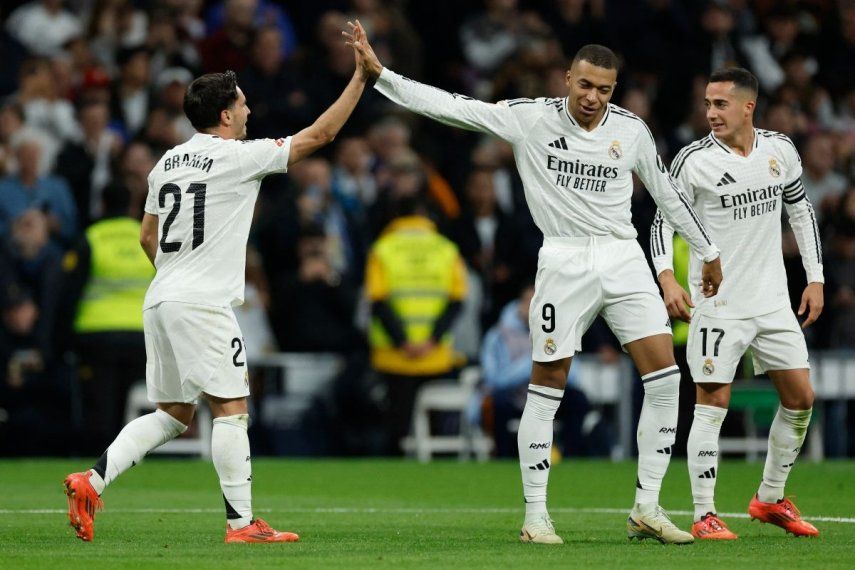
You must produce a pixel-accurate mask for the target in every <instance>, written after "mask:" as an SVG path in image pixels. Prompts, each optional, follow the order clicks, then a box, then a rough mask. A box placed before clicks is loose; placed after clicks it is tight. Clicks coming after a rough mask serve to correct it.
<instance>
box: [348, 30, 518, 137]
mask: <svg viewBox="0 0 855 570" xmlns="http://www.w3.org/2000/svg"><path fill="white" fill-rule="evenodd" d="M350 39H351V41H350V42H349V45H352V46H353V49H354V50H356V52H357V53H359V54H360V55H361V62H362V66H363V68H364V70H365V73H366V74H368V75H369V76H371V77H372V78H374V79H376V81H377V82H376V84H375V89H377V90H378V91H379V92H380V93H382V94H383V95H385V96H386V97H387V98H389V99H390V100H391V101H393V102H395V103H397V104H398V105H401V106H402V107H405V108H407V109H409V110H410V111H413V112H415V113H418V114H420V115H424V116H425V117H428V118H431V119H434V120H436V121H439V122H441V123H444V124H446V125H450V126H452V127H459V128H461V129H466V130H470V131H478V132H482V133H488V134H491V135H494V136H496V137H499V138H502V139H505V140H507V141H508V142H514V141H515V140H517V139H519V138H522V137H524V136H525V132H526V131H525V128H524V127H523V126H522V125H520V122H519V120H518V117H517V114H516V113H514V112H513V110H512V109H511V107H512V106H513V105H514V104H515V103H516V102H515V101H514V102H510V103H508V102H504V101H502V102H499V103H495V104H494V103H485V102H483V101H477V100H475V99H472V98H471V97H466V96H464V95H458V94H456V93H455V94H452V93H449V92H448V91H443V90H442V89H438V88H436V87H431V86H430V85H425V84H424V83H419V82H418V81H413V80H412V79H407V78H406V77H403V76H401V75H398V74H397V73H395V72H393V71H391V70H389V69H386V68H384V67H383V65H382V64H381V63H380V60H379V59H378V58H377V55H376V54H375V53H374V50H373V49H371V44H369V43H368V39H367V37H366V35H365V30H364V29H363V28H362V25H361V24H360V23H359V22H358V21H357V22H356V27H355V28H354V32H353V36H350ZM521 101H522V100H521ZM524 101H525V102H531V101H530V100H524Z"/></svg>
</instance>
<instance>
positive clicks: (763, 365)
mask: <svg viewBox="0 0 855 570" xmlns="http://www.w3.org/2000/svg"><path fill="white" fill-rule="evenodd" d="M751 349H752V352H753V353H754V371H755V373H757V374H762V373H764V372H769V371H772V370H797V369H804V370H807V369H810V364H809V363H808V350H807V344H806V343H805V335H804V334H803V333H802V329H801V327H799V322H798V320H796V315H795V314H794V313H793V311H792V310H790V308H789V307H785V308H783V309H780V310H778V311H775V312H773V313H769V314H768V315H763V316H760V317H757V336H756V337H755V338H754V341H753V342H752V343H751Z"/></svg>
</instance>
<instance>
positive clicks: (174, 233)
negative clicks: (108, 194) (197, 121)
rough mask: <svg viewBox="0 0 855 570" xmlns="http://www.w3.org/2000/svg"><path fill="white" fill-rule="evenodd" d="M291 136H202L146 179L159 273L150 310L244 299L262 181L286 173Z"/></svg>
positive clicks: (223, 304)
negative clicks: (249, 247) (155, 225)
mask: <svg viewBox="0 0 855 570" xmlns="http://www.w3.org/2000/svg"><path fill="white" fill-rule="evenodd" d="M290 148H291V137H287V138H284V139H276V140H273V139H260V140H249V141H240V140H234V139H229V140H225V139H221V138H220V137H218V136H216V135H210V134H205V133H196V134H195V135H193V137H192V138H191V139H190V140H189V141H187V142H186V143H184V144H181V145H178V146H176V147H175V148H173V149H172V150H169V151H167V152H166V154H164V155H163V157H162V158H161V159H160V160H159V161H158V163H157V165H156V166H155V167H154V169H153V170H152V171H151V174H150V175H149V177H148V184H149V191H148V198H147V199H146V203H145V211H146V212H147V213H149V214H153V215H156V216H157V217H158V236H159V237H160V240H159V245H158V248H157V256H156V257H155V260H154V265H155V267H156V268H157V275H156V276H155V278H154V281H153V282H152V283H151V286H150V287H149V289H148V293H147V294H146V297H145V304H144V305H143V308H144V309H148V308H149V307H153V306H155V305H157V304H158V303H161V302H163V301H176V302H185V303H193V304H197V305H212V306H217V307H227V306H234V305H240V304H241V303H243V292H244V267H245V262H246V242H247V238H248V237H249V228H250V225H251V223H252V215H253V209H254V204H255V200H256V198H257V197H258V190H259V188H260V186H261V181H262V179H263V178H264V177H265V176H267V175H268V174H273V173H276V172H286V171H287V165H288V154H289V151H290Z"/></svg>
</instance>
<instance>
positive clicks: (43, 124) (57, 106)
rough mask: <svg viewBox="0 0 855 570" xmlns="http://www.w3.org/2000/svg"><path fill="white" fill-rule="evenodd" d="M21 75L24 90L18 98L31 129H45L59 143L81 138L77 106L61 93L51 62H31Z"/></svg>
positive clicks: (28, 62)
mask: <svg viewBox="0 0 855 570" xmlns="http://www.w3.org/2000/svg"><path fill="white" fill-rule="evenodd" d="M20 75H21V88H20V89H19V90H18V92H17V93H16V94H15V95H14V97H15V99H16V100H17V101H18V102H19V103H20V104H21V106H22V107H23V109H24V117H25V118H26V122H27V126H30V127H37V128H40V129H43V130H45V131H46V132H47V133H48V134H50V135H51V137H52V138H54V139H57V140H59V141H67V140H72V139H73V138H74V137H75V136H77V133H78V126H77V121H75V120H74V107H72V105H71V103H70V102H69V101H67V100H65V99H63V98H62V96H63V95H64V94H63V93H59V92H58V89H57V83H56V81H55V76H54V73H53V71H52V69H51V62H50V60H48V59H39V58H33V59H28V60H27V61H25V62H24V63H23V64H22V65H21V72H20Z"/></svg>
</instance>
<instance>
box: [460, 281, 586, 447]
mask: <svg viewBox="0 0 855 570" xmlns="http://www.w3.org/2000/svg"><path fill="white" fill-rule="evenodd" d="M533 296H534V284H533V283H528V284H526V285H525V286H524V287H523V288H522V290H521V291H520V293H519V297H518V298H517V299H516V300H514V301H511V302H510V303H508V304H507V305H505V306H504V307H503V308H502V314H501V318H500V319H499V322H498V323H496V325H495V326H493V327H492V328H491V329H490V330H488V331H487V334H486V335H485V336H484V343H483V345H482V348H481V370H482V372H481V377H482V379H483V388H482V394H481V395H480V396H482V397H479V398H478V400H477V404H478V410H477V411H480V409H481V408H483V407H484V406H485V403H486V407H487V409H488V410H490V409H491V410H492V418H491V420H492V421H491V423H492V434H493V441H494V442H495V445H496V456H497V457H516V456H517V438H516V433H515V430H513V431H512V430H510V429H508V428H509V424H510V423H511V422H512V421H513V420H515V419H516V420H519V418H520V417H521V416H522V413H523V409H524V408H525V400H526V395H527V392H528V384H529V381H530V380H531V335H530V334H529V329H528V320H529V319H528V312H529V307H530V305H531V299H532V297H533ZM578 381H579V379H578V373H577V372H576V371H575V369H573V370H571V371H570V373H569V375H568V378H567V382H568V385H567V388H566V389H565V394H564V400H563V401H562V403H561V406H560V407H559V411H558V413H557V416H556V417H557V419H558V420H559V421H560V422H561V432H560V438H561V445H560V449H561V452H562V453H563V455H573V456H578V455H584V453H585V451H586V447H587V446H586V444H585V437H584V435H583V432H582V423H583V421H584V419H585V416H586V415H587V413H588V410H589V409H590V406H589V404H588V399H587V398H586V397H585V394H584V393H583V392H582V391H581V390H579V389H578V387H575V386H574V384H577V383H578ZM486 398H489V400H488V401H487V402H485V401H484V399H486ZM477 416H478V414H477V413H476V414H471V415H470V421H473V420H474V421H476V422H477V421H478V419H479V418H478V417H477Z"/></svg>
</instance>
